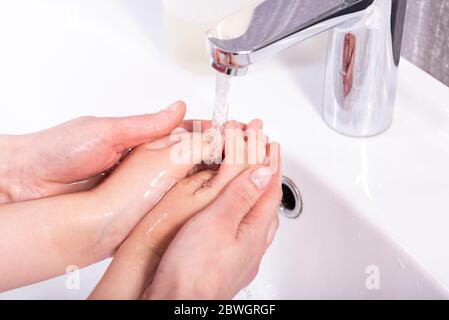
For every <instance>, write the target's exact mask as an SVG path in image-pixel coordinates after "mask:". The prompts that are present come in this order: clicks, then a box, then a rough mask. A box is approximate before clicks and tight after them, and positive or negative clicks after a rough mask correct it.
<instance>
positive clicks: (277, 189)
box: [242, 143, 282, 245]
mask: <svg viewBox="0 0 449 320" xmlns="http://www.w3.org/2000/svg"><path fill="white" fill-rule="evenodd" d="M270 160H271V162H272V164H271V166H272V168H271V169H270V170H271V171H272V172H274V176H273V179H272V180H271V182H270V184H269V187H268V190H267V191H266V192H265V194H264V195H263V196H262V197H261V198H260V200H259V201H258V202H257V204H255V205H254V207H253V209H252V210H251V212H249V213H248V214H247V215H246V216H245V217H244V218H243V220H242V227H243V228H250V229H251V230H252V232H250V233H249V234H252V235H255V236H256V237H258V240H261V241H263V243H264V245H265V243H266V239H267V238H269V232H270V227H271V224H272V222H273V220H274V219H275V218H276V216H277V215H278V212H279V203H280V201H281V198H282V188H281V170H280V148H279V145H278V144H276V143H272V144H271V145H270ZM273 163H275V164H273ZM274 170H276V171H274Z"/></svg>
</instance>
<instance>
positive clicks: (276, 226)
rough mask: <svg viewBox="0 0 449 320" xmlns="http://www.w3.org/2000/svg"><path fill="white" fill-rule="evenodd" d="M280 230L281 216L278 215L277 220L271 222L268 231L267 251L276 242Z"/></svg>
mask: <svg viewBox="0 0 449 320" xmlns="http://www.w3.org/2000/svg"><path fill="white" fill-rule="evenodd" d="M278 229H279V215H276V218H275V219H274V220H273V222H271V225H270V228H269V229H268V236H267V245H266V247H267V249H268V248H269V247H270V246H271V244H272V243H273V241H274V237H275V236H276V232H277V230H278Z"/></svg>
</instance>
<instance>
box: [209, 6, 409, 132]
mask: <svg viewBox="0 0 449 320" xmlns="http://www.w3.org/2000/svg"><path fill="white" fill-rule="evenodd" d="M406 4H407V0H320V1H317V0H265V1H262V2H260V1H259V3H257V4H255V5H253V6H251V7H248V8H247V9H244V10H242V11H240V12H238V13H236V14H234V15H232V16H229V17H227V18H225V19H224V20H222V21H221V22H220V23H218V24H217V25H216V26H214V27H213V28H212V29H211V30H210V31H209V33H208V44H209V54H210V58H211V63H212V67H213V68H215V69H216V70H217V71H219V72H222V73H225V74H228V75H234V76H238V75H244V74H246V73H247V70H248V67H249V66H250V65H252V64H255V63H257V62H258V61H261V60H263V59H266V58H269V57H272V56H274V55H276V54H277V53H279V52H281V51H283V50H285V49H287V48H289V47H291V46H294V45H295V44H297V43H299V42H302V41H304V40H306V39H308V38H311V37H313V36H315V35H318V34H319V33H322V32H324V31H327V30H332V31H331V42H330V45H329V48H328V59H327V60H328V61H327V71H326V79H325V82H326V84H325V94H324V101H323V117H324V119H325V121H326V122H327V123H328V124H329V125H330V126H331V127H332V128H334V129H335V130H337V131H339V132H341V133H343V134H346V135H349V136H356V137H364V136H372V135H376V134H378V133H380V132H383V131H385V130H386V129H387V128H388V127H389V126H390V124H391V122H392V115H393V104H394V100H395V93H396V83H397V67H398V64H399V59H400V51H401V43H402V32H403V26H404V20H405V10H406Z"/></svg>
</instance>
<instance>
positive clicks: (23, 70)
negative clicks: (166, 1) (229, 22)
mask: <svg viewBox="0 0 449 320" xmlns="http://www.w3.org/2000/svg"><path fill="white" fill-rule="evenodd" d="M24 8H26V9H24ZM161 10H162V9H161V4H160V2H158V1H146V0H136V1H133V2H132V4H131V3H130V2H129V1H126V0H121V1H118V0H117V1H100V0H96V1H89V3H88V4H85V3H83V4H82V5H79V4H78V5H77V4H76V3H75V2H72V1H58V2H57V3H56V2H55V1H49V0H42V1H39V2H36V1H31V0H29V1H25V0H24V1H21V2H20V3H19V2H14V1H7V2H2V3H1V4H0V41H1V43H2V49H1V50H0V70H2V71H1V72H0V88H1V89H0V132H2V133H9V134H19V133H25V132H31V131H36V130H40V129H43V128H46V127H49V126H52V125H56V124H58V123H60V122H63V121H66V120H68V119H71V118H74V117H77V116H81V115H96V116H119V115H128V114H140V113H150V112H154V111H156V110H158V109H159V108H161V107H164V106H166V105H168V104H169V103H170V102H172V101H174V100H178V99H183V100H185V101H186V102H187V104H188V117H189V118H210V117H211V114H212V104H213V99H214V96H213V95H214V86H215V83H214V75H213V74H212V73H210V72H209V73H208V72H205V73H204V74H198V73H192V72H190V71H187V70H185V69H183V68H181V67H180V66H178V65H176V64H174V63H173V62H172V61H171V59H170V58H169V57H168V56H167V53H166V51H165V49H164V46H163V41H164V39H163V30H162V12H161ZM325 38H326V35H323V36H322V37H319V38H318V39H316V40H313V41H308V42H306V43H304V44H302V45H300V46H298V47H295V48H293V49H290V50H289V51H287V52H285V53H283V54H281V55H280V56H279V57H277V58H275V59H272V60H270V61H267V62H263V63H261V64H259V65H257V66H254V67H253V68H251V69H250V72H249V75H248V76H246V77H245V78H238V79H235V81H234V83H233V95H232V102H231V110H230V118H233V119H238V120H241V121H248V120H250V119H252V118H254V117H258V118H261V119H264V120H265V129H266V131H267V133H268V134H269V135H270V137H271V138H272V139H277V140H279V141H280V142H281V143H282V145H283V152H284V156H285V158H286V159H288V160H287V161H293V160H292V159H295V161H297V162H298V163H301V165H303V166H305V167H306V168H307V169H308V170H309V171H310V172H313V173H314V175H316V177H317V179H319V180H320V181H323V183H325V184H326V185H327V186H328V187H329V188H330V189H331V190H333V192H335V194H336V195H338V196H339V197H341V198H342V199H344V201H346V202H348V203H350V204H351V206H352V207H354V208H356V209H357V212H358V213H359V215H360V216H359V218H360V219H364V220H366V221H369V223H371V224H372V225H374V226H375V228H377V229H378V230H379V231H380V232H382V234H384V235H385V236H386V237H389V238H391V239H392V240H393V241H395V242H396V243H397V244H398V245H400V246H401V247H402V248H403V249H404V250H405V251H406V252H408V253H409V254H410V255H411V256H412V257H414V259H415V260H416V261H417V263H418V264H420V265H422V266H423V268H425V269H427V270H428V271H429V272H430V273H431V274H432V275H434V276H435V278H436V279H437V280H438V281H439V282H440V283H441V285H442V286H445V287H446V288H449V271H448V270H449V232H448V231H447V229H448V227H449V168H448V164H449V88H448V87H446V86H444V85H443V84H441V83H440V82H438V81H436V80H434V79H433V78H432V77H430V76H429V75H427V74H426V73H424V72H423V71H421V70H419V69H418V68H416V67H415V66H414V65H412V64H411V63H409V62H408V61H406V60H404V59H403V60H402V62H401V66H400V80H399V89H398V97H397V108H396V112H395V121H394V124H393V126H392V127H391V128H390V129H389V130H388V131H387V132H386V133H384V134H382V135H380V136H377V137H374V138H370V139H353V138H348V137H344V136H341V135H339V134H337V133H335V132H333V131H332V130H331V129H329V128H328V127H327V126H326V124H325V123H324V122H323V121H322V119H321V117H320V114H319V108H320V104H321V100H322V91H323V76H324V61H325V45H326V43H325V40H326V39H325ZM106 265H107V262H103V263H101V264H99V265H97V266H93V267H90V268H88V269H86V270H88V271H86V273H85V274H86V276H85V277H86V278H85V279H87V280H86V282H88V283H89V284H88V285H86V286H85V287H84V288H83V290H80V291H79V292H67V291H66V290H61V292H59V293H58V291H55V290H56V289H54V287H56V286H60V287H61V288H62V287H63V282H64V279H63V277H60V278H57V279H54V280H51V281H47V282H46V283H43V284H37V285H34V286H30V287H27V288H26V289H18V290H15V291H12V292H10V293H4V294H0V298H2V297H3V298H10V297H19V298H20V297H43V298H46V297H55V296H56V297H57V296H58V295H59V297H62V298H63V297H66V298H82V297H85V296H86V295H87V294H88V292H89V290H90V288H92V287H93V286H94V285H95V282H96V281H98V277H99V275H100V274H101V272H102V270H104V268H105V266H106ZM89 270H90V271H89ZM39 286H40V287H39ZM39 288H40V289H39ZM42 288H53V291H52V292H48V293H45V294H42V292H43V291H42ZM58 288H59V287H58ZM61 294H62V295H61Z"/></svg>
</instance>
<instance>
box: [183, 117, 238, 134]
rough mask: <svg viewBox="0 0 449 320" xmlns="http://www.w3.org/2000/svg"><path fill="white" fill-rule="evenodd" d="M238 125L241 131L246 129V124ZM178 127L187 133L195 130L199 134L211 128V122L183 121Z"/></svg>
mask: <svg viewBox="0 0 449 320" xmlns="http://www.w3.org/2000/svg"><path fill="white" fill-rule="evenodd" d="M239 125H240V128H241V129H242V130H245V129H246V124H244V123H241V122H239ZM179 127H180V128H183V129H185V130H187V131H188V132H194V131H196V130H199V132H204V131H207V130H209V129H211V128H212V127H213V122H212V121H210V120H185V121H183V122H182V124H181V125H180V126H179Z"/></svg>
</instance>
